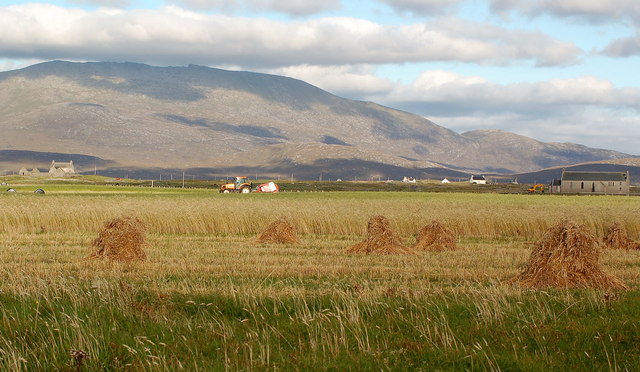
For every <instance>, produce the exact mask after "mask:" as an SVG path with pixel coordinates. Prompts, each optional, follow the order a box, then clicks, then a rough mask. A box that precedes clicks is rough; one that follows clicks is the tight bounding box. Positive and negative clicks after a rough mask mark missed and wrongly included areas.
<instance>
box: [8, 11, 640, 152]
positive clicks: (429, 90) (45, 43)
mask: <svg viewBox="0 0 640 372" xmlns="http://www.w3.org/2000/svg"><path fill="white" fill-rule="evenodd" d="M1 4H8V5H0V25H2V26H1V27H0V70H11V69H15V68H21V67H24V66H27V65H30V64H33V63H37V62H40V61H46V60H52V59H61V60H70V61H133V62H143V63H148V64H152V65H158V66H168V65H172V66H179V65H187V64H199V65H206V66H212V67H221V68H228V69H236V70H250V71H259V72H268V73H274V74H279V75H287V76H291V77H295V78H299V79H302V80H305V81H307V82H310V83H312V84H314V85H317V86H319V87H321V88H323V89H325V90H328V91H330V92H332V93H334V94H337V95H340V96H343V97H347V98H353V99H360V100H368V101H374V102H377V103H381V104H384V105H387V106H391V107H394V108H399V109H403V110H407V111H410V112H413V113H416V114H420V115H423V116H424V117H426V118H428V119H430V120H432V121H434V122H436V123H437V124H440V125H442V126H445V127H447V128H450V129H453V130H455V131H457V132H465V131H468V130H474V129H503V130H508V131H511V132H514V133H518V134H523V135H527V136H530V137H533V138H536V139H539V140H543V141H556V142H574V143H581V144H585V145H588V146H592V147H600V148H608V149H614V150H619V151H623V152H627V153H631V154H638V155H640V112H639V111H640V1H638V0H156V1H151V0H53V1H46V2H45V1H37V0H32V1H22V0H14V1H12V0H8V1H3V2H2V3H1Z"/></svg>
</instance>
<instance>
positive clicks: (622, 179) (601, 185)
mask: <svg viewBox="0 0 640 372" xmlns="http://www.w3.org/2000/svg"><path fill="white" fill-rule="evenodd" d="M630 186H631V181H630V177H629V171H626V172H577V171H562V179H561V180H560V192H562V193H579V194H614V195H628V194H629V187H630Z"/></svg>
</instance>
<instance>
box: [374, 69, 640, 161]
mask: <svg viewBox="0 0 640 372" xmlns="http://www.w3.org/2000/svg"><path fill="white" fill-rule="evenodd" d="M374 100H376V101H377V102H380V103H383V104H386V105H389V106H391V107H398V108H402V109H405V110H407V111H409V112H413V113H417V114H420V115H423V116H425V117H427V118H428V119H430V120H433V121H435V122H436V123H438V124H440V125H443V126H445V127H447V128H450V129H453V130H456V131H459V132H464V131H468V130H474V129H489V128H494V129H502V130H507V131H510V132H513V133H518V134H522V135H526V136H529V137H533V138H536V139H538V140H542V141H555V142H574V143H581V144H585V145H588V146H592V147H600V148H614V149H618V150H620V151H626V152H628V153H632V154H638V153H639V151H638V150H637V138H639V137H640V89H638V88H624V89H619V88H615V87H614V86H613V85H612V84H611V82H609V81H608V80H604V79H598V78H596V77H593V76H583V77H579V78H572V79H554V80H549V81H543V82H537V83H517V84H496V83H493V82H490V81H487V80H486V79H484V78H482V77H480V76H462V75H459V74H456V73H452V72H450V71H425V72H424V73H422V74H421V75H420V76H419V77H418V78H417V79H416V80H415V81H414V82H413V83H412V84H409V85H397V86H396V87H395V88H394V90H393V91H392V92H390V93H389V94H385V95H378V96H376V97H375V98H374ZM620 133H625V136H623V137H621V136H620Z"/></svg>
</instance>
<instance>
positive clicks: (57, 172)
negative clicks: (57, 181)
mask: <svg viewBox="0 0 640 372" xmlns="http://www.w3.org/2000/svg"><path fill="white" fill-rule="evenodd" d="M74 174H76V169H75V167H74V166H73V160H71V161H69V162H60V161H55V160H53V161H52V162H51V167H50V168H49V177H66V176H71V175H74Z"/></svg>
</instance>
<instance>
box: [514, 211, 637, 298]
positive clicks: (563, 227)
mask: <svg viewBox="0 0 640 372" xmlns="http://www.w3.org/2000/svg"><path fill="white" fill-rule="evenodd" d="M599 257H600V251H599V242H598V240H597V238H596V237H595V236H594V235H593V234H592V233H591V232H589V230H587V228H586V227H584V226H583V225H577V224H575V223H573V222H570V221H568V220H565V221H562V222H560V223H559V224H558V225H556V226H555V227H553V228H552V229H550V230H549V231H548V232H547V233H546V234H545V235H544V236H543V237H542V239H541V240H539V241H538V242H537V243H536V245H535V248H534V249H533V251H532V252H531V256H530V257H529V261H528V262H527V264H526V266H525V269H524V271H523V272H522V273H520V275H518V276H517V277H516V278H515V279H514V280H513V281H514V282H515V283H518V284H520V285H521V286H523V287H530V288H548V287H552V288H598V289H604V290H611V289H614V290H615V289H626V288H627V286H626V285H625V284H624V283H623V282H621V281H620V280H619V279H617V278H615V277H614V276H612V275H610V274H607V273H606V272H605V271H604V270H603V268H602V266H601V265H600V263H599Z"/></svg>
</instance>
